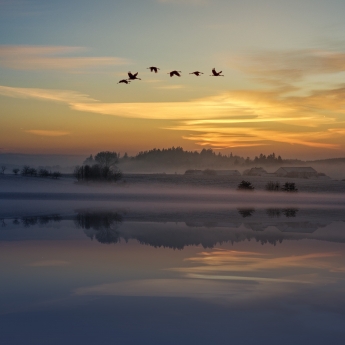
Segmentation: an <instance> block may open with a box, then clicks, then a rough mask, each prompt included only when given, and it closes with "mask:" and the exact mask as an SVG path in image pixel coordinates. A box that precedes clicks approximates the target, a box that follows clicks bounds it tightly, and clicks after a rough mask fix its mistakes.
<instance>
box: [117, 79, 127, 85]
mask: <svg viewBox="0 0 345 345" xmlns="http://www.w3.org/2000/svg"><path fill="white" fill-rule="evenodd" d="M121 83H123V84H129V83H130V81H129V80H127V79H122V80H120V81H119V82H118V84H121Z"/></svg>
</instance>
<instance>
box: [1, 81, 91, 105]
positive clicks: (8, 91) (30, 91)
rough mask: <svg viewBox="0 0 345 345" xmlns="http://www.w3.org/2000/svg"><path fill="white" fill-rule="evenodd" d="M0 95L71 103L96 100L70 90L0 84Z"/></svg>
mask: <svg viewBox="0 0 345 345" xmlns="http://www.w3.org/2000/svg"><path fill="white" fill-rule="evenodd" d="M0 95H2V96H7V97H13V98H24V99H29V98H33V99H38V100H42V101H53V102H62V103H66V104H72V103H77V102H95V101H96V100H94V99H92V98H90V97H89V96H87V95H84V94H81V93H78V92H75V91H70V90H54V89H53V90H49V89H34V88H19V87H9V86H1V85H0Z"/></svg>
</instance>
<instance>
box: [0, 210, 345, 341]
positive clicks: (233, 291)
mask: <svg viewBox="0 0 345 345" xmlns="http://www.w3.org/2000/svg"><path fill="white" fill-rule="evenodd" d="M239 210H241V208H239V209H237V208H234V209H223V210H208V209H207V210H206V209H205V210H203V211H200V210H196V211H189V210H188V211H184V210H180V211H178V212H177V211H170V212H164V213H163V212H160V211H156V212H154V211H152V212H151V213H148V212H145V210H141V211H140V210H135V209H132V210H127V212H123V211H121V210H120V209H116V208H113V209H110V208H109V209H98V210H95V209H88V208H84V209H77V210H76V211H75V212H73V214H68V215H66V214H65V215H62V214H61V215H57V214H55V215H48V216H37V217H19V218H16V219H2V220H1V222H0V224H3V225H2V227H1V228H0V273H1V277H2V284H1V287H0V292H1V294H0V323H1V325H2V330H3V331H2V332H0V341H1V343H3V344H9V345H10V344H30V345H31V344H35V345H36V344H47V343H49V344H52V345H59V344H75V343H76V342H77V343H83V344H85V345H86V344H87V345H88V344H95V343H97V344H108V343H109V339H110V341H112V340H113V342H114V343H124V344H140V343H145V344H146V343H147V344H171V345H173V344H186V345H187V344H194V343H197V344H205V345H206V344H210V343H216V344H226V343H228V342H229V334H231V340H232V342H233V343H236V344H242V343H243V344H252V345H254V344H255V345H258V344H260V345H261V344H265V345H267V344H276V343H279V344H284V345H290V344H296V345H297V344H298V345H304V344H309V343H312V344H319V345H321V344H328V343H329V344H336V345H338V344H339V345H340V344H341V345H342V344H343V343H344V341H343V340H344V338H345V332H344V329H345V299H344V289H345V286H344V284H345V283H344V282H345V256H344V253H345V251H344V243H345V223H344V218H345V215H344V214H345V213H344V212H343V210H339V211H337V210H332V209H327V210H320V209H317V210H312V209H302V208H300V209H298V210H297V209H293V208H270V209H260V208H256V209H255V210H254V211H253V212H251V215H250V216H246V217H243V214H242V213H241V212H239ZM246 212H247V211H245V212H244V213H245V214H246ZM292 215H293V216H292ZM73 234H77V235H76V236H74V235H73ZM86 236H87V237H86ZM89 239H93V241H91V240H89ZM302 239H304V241H297V240H302ZM309 239H312V240H313V241H308V240H309ZM316 240H318V241H316ZM104 243H112V244H115V246H106V245H103V244H104ZM260 243H261V244H268V243H269V244H279V243H282V244H281V245H280V244H279V245H277V246H276V247H274V246H272V245H270V246H269V245H266V246H261V245H260ZM140 244H144V245H140ZM232 244H236V245H234V246H232ZM187 246H189V247H188V248H186V247H187ZM201 246H202V247H203V248H201ZM158 247H161V249H156V248H158ZM163 247H164V248H173V249H184V250H179V251H173V250H170V249H163ZM1 258H2V260H1ZM109 320H110V321H109ZM109 322H110V323H109ZM248 325H250V328H251V330H252V332H247V330H248V327H249V326H248ZM18 329H19V330H20V332H18ZM176 329H178V330H179V331H178V332H176ZM42 330H43V331H42ZM60 330H70V331H69V332H68V335H67V336H66V334H65V333H63V332H61V331H60ZM273 330H274V331H273ZM76 339H77V340H76Z"/></svg>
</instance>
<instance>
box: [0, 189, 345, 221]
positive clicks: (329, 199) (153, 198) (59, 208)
mask: <svg viewBox="0 0 345 345" xmlns="http://www.w3.org/2000/svg"><path fill="white" fill-rule="evenodd" d="M102 207H103V208H104V207H106V208H112V209H121V210H123V211H124V212H127V211H133V210H135V211H136V212H139V213H140V214H141V215H142V217H145V215H148V216H149V217H150V215H155V217H156V218H157V219H160V217H161V216H162V215H164V214H171V213H172V212H173V213H179V212H180V213H181V212H183V213H184V212H187V213H190V212H195V211H197V212H209V211H212V212H213V213H214V214H217V213H218V212H220V211H221V210H224V209H226V210H230V209H238V210H243V212H242V211H239V213H240V214H241V217H243V218H245V217H250V216H252V213H253V210H254V211H255V210H256V209H263V208H264V209H273V210H274V209H277V208H279V209H284V210H294V209H296V208H297V209H299V208H303V209H320V210H322V209H329V210H333V211H334V212H336V211H338V210H342V211H343V210H345V195H344V194H325V193H324V194H318V193H313V194H311V193H269V192H238V191H226V190H219V189H208V190H205V189H194V188H175V189H169V188H165V189H163V188H162V189H158V188H157V189H152V188H151V189H149V188H146V189H142V188H128V189H126V188H124V189H122V190H120V189H117V190H115V191H113V192H107V193H101V192H98V193H87V192H83V193H78V192H71V191H69V192H65V193H61V192H27V193H22V192H10V193H8V192H2V193H0V218H6V217H19V216H30V215H44V214H56V213H59V214H63V215H66V214H72V213H73V212H74V210H75V209H80V208H102ZM284 212H285V211H284ZM284 212H283V211H280V212H278V213H279V214H282V213H284ZM286 212H288V214H291V217H293V216H294V212H292V211H291V212H290V211H286ZM289 212H290V213H289ZM344 212H345V211H344ZM274 214H275V213H274V212H273V215H274Z"/></svg>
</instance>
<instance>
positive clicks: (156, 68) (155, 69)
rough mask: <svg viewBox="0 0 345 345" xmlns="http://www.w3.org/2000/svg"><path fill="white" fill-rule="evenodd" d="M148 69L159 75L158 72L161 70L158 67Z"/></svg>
mask: <svg viewBox="0 0 345 345" xmlns="http://www.w3.org/2000/svg"><path fill="white" fill-rule="evenodd" d="M147 69H149V70H150V71H151V72H155V73H157V72H158V70H159V69H160V68H158V67H154V66H151V67H148V68H147Z"/></svg>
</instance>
